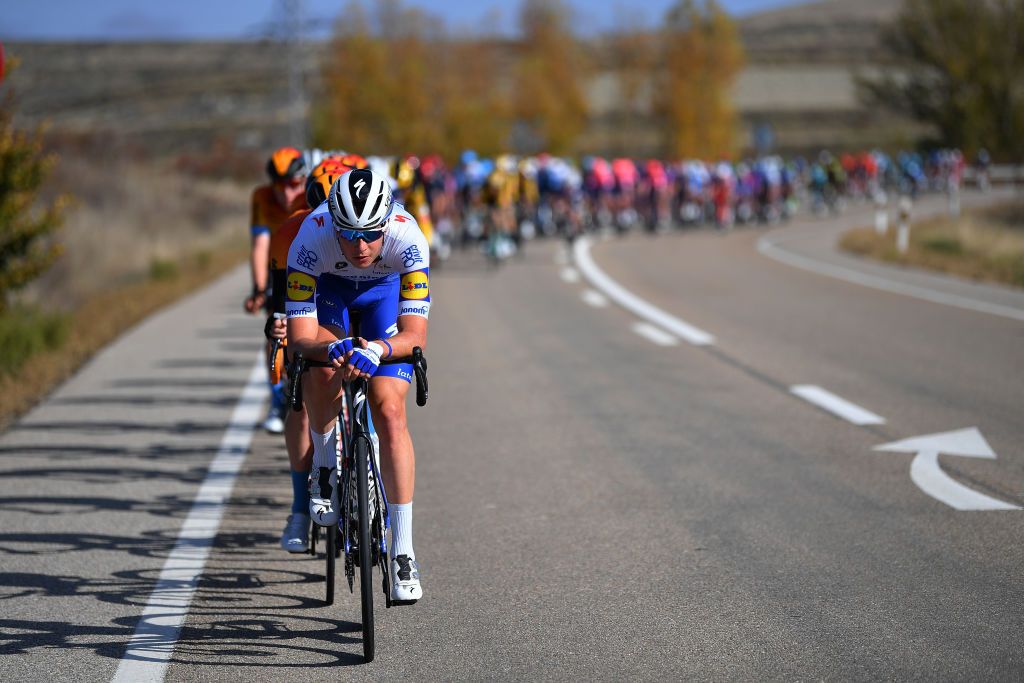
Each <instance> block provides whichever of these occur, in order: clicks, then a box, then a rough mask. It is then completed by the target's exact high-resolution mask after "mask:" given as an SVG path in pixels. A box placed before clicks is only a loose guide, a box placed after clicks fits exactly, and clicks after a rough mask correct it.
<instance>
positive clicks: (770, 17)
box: [740, 0, 900, 64]
mask: <svg viewBox="0 0 1024 683" xmlns="http://www.w3.org/2000/svg"><path fill="white" fill-rule="evenodd" d="M899 8H900V3H899V2H894V1H893V0H859V1H858V2H849V1H848V0H824V1H823V2H812V3H807V4H802V5H796V6H791V7H784V8H782V9H777V10H771V11H768V12H761V13H759V14H754V15H751V16H749V17H746V18H744V19H743V20H742V21H741V22H740V32H741V35H742V36H743V44H744V46H745V48H746V51H747V56H748V59H749V60H750V61H751V63H753V64H764V63H767V62H780V61H781V62H802V63H808V64H811V63H813V64H820V63H821V62H823V61H827V62H840V63H844V64H850V63H858V64H859V63H864V62H871V61H874V60H876V59H877V58H878V57H879V55H878V51H879V38H880V36H881V29H882V26H884V25H885V24H886V23H888V22H890V21H892V19H893V18H895V16H896V14H897V13H898V12H899Z"/></svg>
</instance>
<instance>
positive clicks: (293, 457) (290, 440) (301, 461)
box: [284, 408, 313, 472]
mask: <svg viewBox="0 0 1024 683" xmlns="http://www.w3.org/2000/svg"><path fill="white" fill-rule="evenodd" d="M284 444H285V448H287V449H288V464H289V465H291V468H292V472H309V468H310V466H311V465H312V463H313V444H312V442H311V441H310V440H309V418H308V417H306V409H305V408H302V409H301V410H298V411H295V410H289V411H288V415H287V417H285V420H284Z"/></svg>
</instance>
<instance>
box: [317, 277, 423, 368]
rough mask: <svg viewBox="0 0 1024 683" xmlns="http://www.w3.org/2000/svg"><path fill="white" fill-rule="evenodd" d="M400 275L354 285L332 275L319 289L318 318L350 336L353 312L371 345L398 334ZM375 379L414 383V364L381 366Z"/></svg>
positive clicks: (324, 323)
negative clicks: (385, 378)
mask: <svg viewBox="0 0 1024 683" xmlns="http://www.w3.org/2000/svg"><path fill="white" fill-rule="evenodd" d="M398 287H399V279H398V275H397V274H396V275H394V276H389V277H386V278H382V279H380V280H373V281H371V282H353V281H352V280H346V279H343V278H340V277H337V276H336V275H331V274H330V273H325V274H324V275H321V276H320V281H319V282H318V283H317V285H316V318H317V322H318V323H320V325H334V326H335V327H339V328H341V329H342V330H344V331H345V332H346V334H349V333H350V332H349V323H350V321H351V317H350V315H349V312H350V311H351V312H357V313H358V314H359V336H360V337H362V338H363V339H366V340H367V341H373V340H374V339H389V338H391V337H394V336H395V335H396V334H398ZM373 376H374V377H397V378H398V379H404V380H405V381H406V382H409V383H412V363H397V364H395V365H381V366H380V367H379V368H377V372H375V373H373Z"/></svg>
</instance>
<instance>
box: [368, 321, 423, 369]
mask: <svg viewBox="0 0 1024 683" xmlns="http://www.w3.org/2000/svg"><path fill="white" fill-rule="evenodd" d="M368 341H371V342H373V343H375V344H377V345H378V346H380V347H381V348H382V349H384V355H382V356H381V360H388V359H389V358H406V357H408V356H411V355H412V350H413V348H414V347H416V346H418V347H420V348H421V349H425V348H426V346H427V319H426V318H425V317H423V316H420V315H400V316H398V334H396V335H395V336H394V337H388V339H387V341H385V340H382V339H370V340H368ZM388 345H390V346H391V353H390V354H388V351H387V349H388Z"/></svg>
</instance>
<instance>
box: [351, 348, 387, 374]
mask: <svg viewBox="0 0 1024 683" xmlns="http://www.w3.org/2000/svg"><path fill="white" fill-rule="evenodd" d="M359 341H360V342H361V344H360V345H361V346H362V347H363V348H358V347H357V348H354V349H352V353H351V354H349V356H348V359H347V363H348V368H346V373H345V379H346V380H350V379H355V378H358V377H366V378H370V377H373V373H375V372H377V368H378V367H379V366H380V357H381V355H382V354H383V353H384V349H383V348H381V346H380V344H375V343H373V342H367V341H366V340H365V339H360V340H359Z"/></svg>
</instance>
